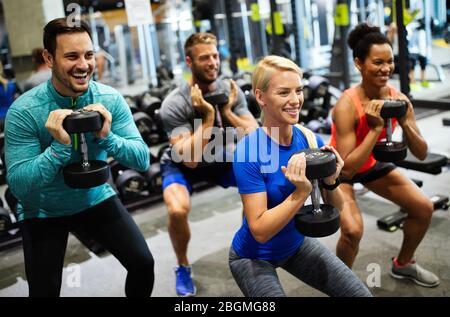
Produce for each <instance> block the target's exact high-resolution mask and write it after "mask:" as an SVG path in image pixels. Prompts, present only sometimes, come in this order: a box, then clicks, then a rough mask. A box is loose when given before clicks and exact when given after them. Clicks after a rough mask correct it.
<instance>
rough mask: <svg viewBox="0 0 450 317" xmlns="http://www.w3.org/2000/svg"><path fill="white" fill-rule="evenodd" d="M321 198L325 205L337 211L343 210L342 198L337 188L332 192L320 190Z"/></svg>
mask: <svg viewBox="0 0 450 317" xmlns="http://www.w3.org/2000/svg"><path fill="white" fill-rule="evenodd" d="M322 198H323V201H324V202H325V203H326V204H328V205H331V206H334V207H336V208H337V209H339V211H342V209H343V208H344V202H345V201H344V196H343V194H342V191H341V189H340V188H339V187H337V188H335V189H334V190H326V189H322Z"/></svg>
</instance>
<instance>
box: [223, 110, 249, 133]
mask: <svg viewBox="0 0 450 317" xmlns="http://www.w3.org/2000/svg"><path fill="white" fill-rule="evenodd" d="M222 115H223V118H224V119H225V120H227V122H228V123H229V124H230V125H231V126H233V127H234V128H240V129H242V130H244V131H245V133H246V134H248V133H249V132H251V131H253V130H254V129H256V128H258V123H257V122H256V121H255V120H254V119H253V118H250V117H239V116H238V115H236V114H235V113H234V112H233V111H231V110H227V111H224V112H223V114H222Z"/></svg>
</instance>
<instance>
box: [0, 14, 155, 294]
mask: <svg viewBox="0 0 450 317" xmlns="http://www.w3.org/2000/svg"><path fill="white" fill-rule="evenodd" d="M77 22H78V24H75V25H71V24H69V23H68V21H67V20H66V18H59V19H55V20H53V21H50V22H49V23H48V24H47V25H46V26H45V28H44V48H45V49H44V52H43V56H44V59H45V62H46V64H47V65H48V66H49V67H50V68H51V69H52V77H51V79H50V80H49V81H47V82H45V83H43V84H41V85H39V86H37V87H35V88H33V89H31V90H29V91H28V92H26V93H25V94H23V95H22V96H21V97H20V98H18V99H17V100H16V101H15V102H14V103H13V105H12V106H11V107H10V109H9V111H8V114H7V116H6V122H5V125H6V129H5V144H6V165H7V181H8V184H9V187H10V188H11V191H12V193H13V194H14V195H15V196H16V197H17V198H18V200H19V206H18V209H17V210H18V218H19V219H18V220H19V221H20V228H21V232H22V237H23V250H24V259H25V270H26V275H27V280H28V285H29V295H30V296H33V297H35V296H59V294H60V288H61V280H62V269H63V263H64V254H65V250H66V247H67V238H68V233H69V231H71V230H76V229H81V230H84V231H86V232H87V233H88V234H89V235H90V236H91V237H92V238H94V239H95V240H96V241H98V242H99V243H101V244H102V245H103V246H104V247H105V248H106V249H107V250H108V251H110V252H111V253H112V254H113V255H114V256H115V257H116V258H117V259H118V260H119V261H120V263H121V264H122V265H123V266H124V267H125V268H126V270H127V271H128V275H127V278H126V283H125V294H126V295H127V296H150V295H151V292H152V289H153V282H154V273H153V268H154V260H153V257H152V254H151V252H150V250H149V248H148V246H147V244H146V242H145V239H144V237H143V235H142V233H141V232H140V230H139V228H138V227H137V225H136V224H135V222H134V221H133V219H132V218H131V216H130V215H129V214H128V212H127V210H126V209H125V207H124V206H123V205H122V203H121V202H120V200H119V199H118V198H117V195H116V193H115V191H114V190H113V188H111V186H110V185H109V184H107V183H106V184H103V185H100V186H97V187H93V188H87V189H73V188H70V187H68V186H67V185H66V184H65V182H64V177H63V167H64V166H66V165H68V164H69V163H72V162H77V161H78V162H79V161H80V155H79V153H78V152H77V151H76V150H75V149H74V148H75V146H73V144H72V143H76V142H77V141H76V140H75V139H71V137H70V135H68V134H67V132H66V131H65V130H64V129H63V126H62V122H63V121H64V118H65V117H66V116H67V115H69V114H70V113H72V112H73V111H74V110H77V109H82V108H85V109H88V110H96V111H98V112H100V114H101V115H102V116H103V117H104V123H103V127H102V129H101V130H99V131H96V132H93V133H86V140H87V145H88V153H89V160H94V159H95V160H103V161H105V160H106V159H107V157H109V156H110V157H113V158H114V159H116V160H117V161H119V163H121V164H122V165H124V166H128V167H130V168H134V169H136V170H139V171H144V170H146V169H147V168H148V166H149V151H148V147H147V146H146V145H145V143H144V142H143V140H142V138H141V136H140V135H139V132H138V130H137V128H136V125H135V124H134V122H133V118H132V115H131V112H130V110H129V108H128V106H127V104H126V102H125V100H124V99H123V97H122V96H121V95H120V94H119V93H118V92H117V91H116V90H115V89H113V88H111V87H108V86H105V85H102V84H99V83H96V82H94V81H91V80H90V79H91V78H92V74H93V71H94V68H95V58H94V50H93V44H92V38H91V33H90V29H89V26H88V25H87V24H86V23H84V22H83V21H77Z"/></svg>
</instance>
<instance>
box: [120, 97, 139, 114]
mask: <svg viewBox="0 0 450 317" xmlns="http://www.w3.org/2000/svg"><path fill="white" fill-rule="evenodd" d="M123 98H124V99H125V101H126V102H127V105H128V107H130V110H131V113H136V112H138V111H139V108H138V106H137V104H136V98H134V97H132V96H129V95H125V96H123Z"/></svg>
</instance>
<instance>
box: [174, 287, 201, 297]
mask: <svg viewBox="0 0 450 317" xmlns="http://www.w3.org/2000/svg"><path fill="white" fill-rule="evenodd" d="M196 294H197V288H196V287H195V286H194V293H186V294H179V293H177V295H178V297H194V296H195V295H196Z"/></svg>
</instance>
